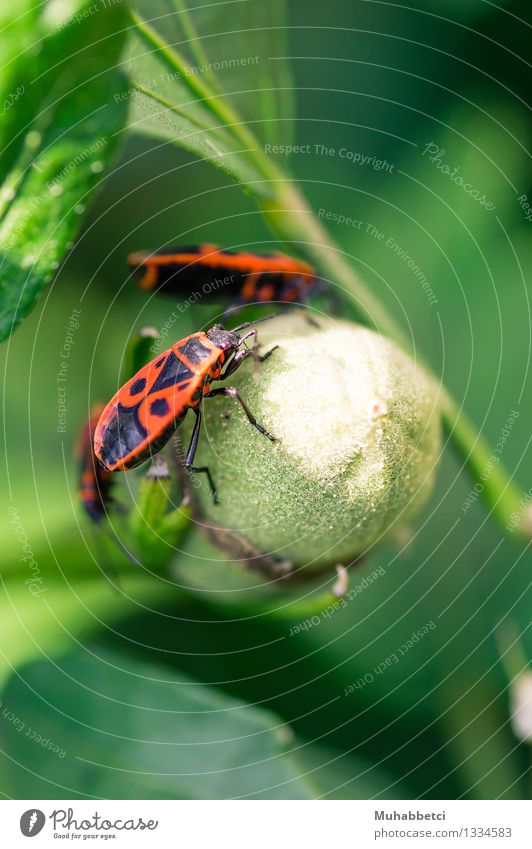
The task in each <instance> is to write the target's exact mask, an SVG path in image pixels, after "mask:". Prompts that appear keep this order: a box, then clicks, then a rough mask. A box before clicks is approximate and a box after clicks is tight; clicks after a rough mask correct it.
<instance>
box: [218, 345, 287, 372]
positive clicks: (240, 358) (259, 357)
mask: <svg viewBox="0 0 532 849" xmlns="http://www.w3.org/2000/svg"><path fill="white" fill-rule="evenodd" d="M278 347H279V345H274V346H273V348H270V350H269V351H266V353H265V354H257V352H256V351H254V350H253V351H250V350H249V348H242V349H241V350H240V351H237V353H236V354H235V355H234V357H233V359H232V360H231V362H230V363H228V364H227V366H226V367H225V370H224V371H223V372H222V374H221V375H220V376H219V378H218V380H225V379H226V378H228V377H230V376H231V375H232V374H234V373H235V371H236V370H237V368H238V367H239V366H241V365H242V363H243V362H244V360H245V359H247V357H253V359H254V360H255V362H257V363H263V362H264V360H267V359H268V357H271V355H272V354H273V352H274V351H275V349H276V348H278Z"/></svg>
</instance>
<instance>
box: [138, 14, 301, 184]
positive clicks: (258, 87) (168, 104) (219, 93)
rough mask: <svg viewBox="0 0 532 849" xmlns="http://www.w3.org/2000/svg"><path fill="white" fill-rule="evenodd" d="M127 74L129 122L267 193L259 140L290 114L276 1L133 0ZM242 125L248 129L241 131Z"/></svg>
mask: <svg viewBox="0 0 532 849" xmlns="http://www.w3.org/2000/svg"><path fill="white" fill-rule="evenodd" d="M133 5H134V7H135V9H136V10H137V12H138V16H135V17H134V20H135V22H136V23H137V29H136V32H135V33H134V34H133V35H132V37H131V42H130V52H129V63H128V72H129V76H130V79H131V87H130V88H129V89H128V90H126V91H124V92H123V96H124V98H125V99H127V100H130V101H131V103H132V109H131V115H130V127H131V128H132V129H133V130H135V131H138V132H143V133H147V134H149V135H154V136H156V137H158V138H163V139H167V140H170V141H172V142H174V143H175V144H177V145H179V146H181V147H184V148H186V149H187V150H189V151H191V152H193V153H195V154H196V155H198V156H200V157H201V158H203V159H207V160H209V161H210V162H212V164H214V165H215V166H216V167H218V168H220V169H222V170H223V171H225V172H226V173H228V174H229V175H230V176H231V178H232V179H234V180H235V181H236V182H238V183H243V184H244V185H247V186H248V187H249V185H248V184H249V183H253V184H254V185H253V192H254V193H255V194H258V195H261V196H265V197H268V196H269V194H270V192H269V189H268V186H267V184H266V183H264V174H263V171H262V169H261V168H260V167H257V161H261V163H262V166H263V167H264V160H265V157H264V152H263V150H262V147H263V145H264V143H272V142H273V143H275V142H279V141H280V139H281V138H282V140H283V143H284V144H286V143H287V141H289V139H290V135H291V121H292V118H293V101H292V90H293V89H292V80H291V78H290V73H289V70H288V67H287V65H286V62H285V59H284V57H285V55H286V48H285V46H284V37H285V32H286V29H285V28H284V27H283V3H282V2H281V0H275V2H274V3H272V4H269V5H267V6H265V4H263V3H261V2H260V0H249V2H246V3H226V2H222V3H220V2H215V3H208V2H206V0H204V2H202V3H199V4H196V5H195V8H194V9H193V10H188V11H187V10H185V9H184V6H183V3H182V2H181V0H175V2H174V3H171V2H170V0H155V2H149V1H148V0H137V2H135V3H134V4H133ZM250 131H251V132H250Z"/></svg>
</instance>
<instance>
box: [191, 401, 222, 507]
mask: <svg viewBox="0 0 532 849" xmlns="http://www.w3.org/2000/svg"><path fill="white" fill-rule="evenodd" d="M194 413H195V414H196V422H195V424H194V430H193V431H192V438H191V440H190V445H189V446H188V451H187V454H186V457H185V469H186V470H187V471H189V472H202V473H203V474H204V475H207V480H208V481H209V489H210V491H211V495H212V500H213V501H214V503H215V504H218V493H217V492H216V487H215V486H214V481H213V479H212V477H211V473H210V471H209V467H208V466H193V465H192V464H193V463H194V457H195V455H196V449H197V447H198V439H199V434H200V428H201V410H200V409H199V408H198V407H195V408H194Z"/></svg>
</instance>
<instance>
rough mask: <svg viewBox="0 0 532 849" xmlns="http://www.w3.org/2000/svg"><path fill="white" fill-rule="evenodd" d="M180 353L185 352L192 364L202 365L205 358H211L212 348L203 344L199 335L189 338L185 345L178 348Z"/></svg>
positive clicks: (184, 354)
mask: <svg viewBox="0 0 532 849" xmlns="http://www.w3.org/2000/svg"><path fill="white" fill-rule="evenodd" d="M178 351H179V353H180V354H183V356H184V357H186V358H187V360H188V361H189V362H190V363H192V365H195V366H197V365H200V363H202V362H203V361H204V360H205V359H207V358H208V359H210V358H211V354H212V352H211V350H210V348H208V347H207V346H206V345H203V344H202V343H201V342H200V341H199V339H198V338H197V337H193V338H192V339H189V340H188V342H185V344H184V345H181V346H180V347H179V348H178Z"/></svg>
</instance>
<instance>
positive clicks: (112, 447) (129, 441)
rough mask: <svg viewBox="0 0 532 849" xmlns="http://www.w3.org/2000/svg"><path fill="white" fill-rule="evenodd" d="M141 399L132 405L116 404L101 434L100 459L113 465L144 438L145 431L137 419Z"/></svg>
mask: <svg viewBox="0 0 532 849" xmlns="http://www.w3.org/2000/svg"><path fill="white" fill-rule="evenodd" d="M141 403H142V401H139V403H138V404H135V405H134V406H133V407H124V406H123V405H122V404H118V407H117V408H116V411H115V414H114V416H113V417H112V418H111V420H110V421H109V424H108V425H107V427H106V429H105V433H104V434H103V440H104V442H103V447H102V451H101V454H102V460H103V461H104V462H105V463H106V464H107V465H108V466H113V465H115V463H117V462H118V461H119V460H123V458H124V457H126V456H127V455H128V454H130V453H131V452H132V451H134V450H135V449H136V448H137V447H138V445H140V443H141V442H142V441H143V440H144V439H146V436H147V431H146V429H145V428H144V427H143V426H142V425H141V423H140V421H139V415H138V413H139V407H140V405H141Z"/></svg>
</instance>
